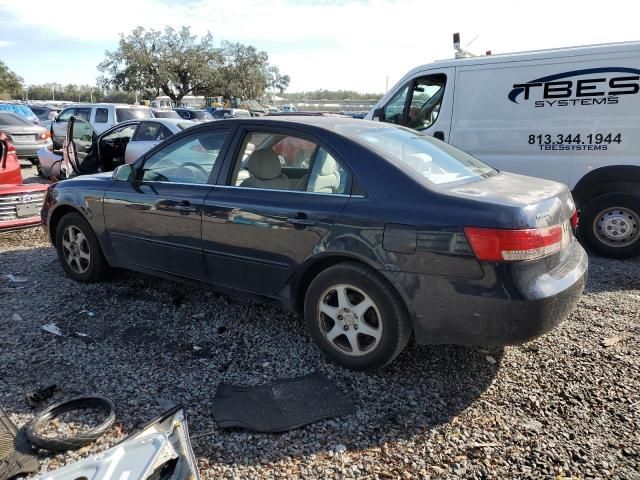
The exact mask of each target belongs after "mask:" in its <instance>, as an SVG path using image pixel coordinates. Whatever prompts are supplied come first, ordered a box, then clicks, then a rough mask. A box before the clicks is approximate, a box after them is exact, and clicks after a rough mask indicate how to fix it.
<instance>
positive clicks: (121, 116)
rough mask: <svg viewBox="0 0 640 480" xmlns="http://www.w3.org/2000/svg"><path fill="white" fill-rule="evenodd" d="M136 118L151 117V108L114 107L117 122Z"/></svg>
mask: <svg viewBox="0 0 640 480" xmlns="http://www.w3.org/2000/svg"><path fill="white" fill-rule="evenodd" d="M138 118H153V115H152V114H151V109H149V108H145V107H139V108H128V107H127V108H116V121H117V122H118V123H120V122H125V121H127V120H135V119H138Z"/></svg>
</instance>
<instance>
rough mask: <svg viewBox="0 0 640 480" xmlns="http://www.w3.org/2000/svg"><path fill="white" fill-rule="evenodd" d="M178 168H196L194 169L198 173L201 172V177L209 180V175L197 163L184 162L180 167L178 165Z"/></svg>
mask: <svg viewBox="0 0 640 480" xmlns="http://www.w3.org/2000/svg"><path fill="white" fill-rule="evenodd" d="M180 167H196V169H198V170H200V172H202V175H203V176H205V177H207V178H209V173H207V171H206V170H205V169H204V168H202V166H200V165H198V164H197V163H194V162H186V163H183V164H182V165H180Z"/></svg>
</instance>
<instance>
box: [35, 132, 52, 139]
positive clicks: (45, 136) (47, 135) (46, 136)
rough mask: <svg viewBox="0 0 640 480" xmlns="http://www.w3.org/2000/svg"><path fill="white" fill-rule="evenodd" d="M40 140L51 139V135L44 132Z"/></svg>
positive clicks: (39, 136)
mask: <svg viewBox="0 0 640 480" xmlns="http://www.w3.org/2000/svg"><path fill="white" fill-rule="evenodd" d="M38 138H39V139H40V140H47V139H48V138H51V133H49V132H48V131H46V132H42V133H41V134H40V135H38Z"/></svg>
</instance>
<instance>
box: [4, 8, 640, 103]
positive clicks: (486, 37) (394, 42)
mask: <svg viewBox="0 0 640 480" xmlns="http://www.w3.org/2000/svg"><path fill="white" fill-rule="evenodd" d="M607 5H608V4H607V3H606V2H605V3H603V2H602V1H598V2H595V1H592V0H582V1H577V0H536V1H530V0H529V1H519V0H510V1H497V0H494V1H492V0H485V1H480V0H456V1H444V2H434V1H429V0H354V1H348V0H316V1H311V0H270V1H267V0H208V1H207V0H188V1H184V0H180V1H175V0H126V1H123V0H109V1H108V2H96V1H92V0H57V1H56V2H53V3H52V2H51V1H50V0H47V1H41V0H0V60H2V61H4V62H5V63H6V64H7V65H8V66H9V68H11V69H12V70H13V71H15V72H16V73H17V74H18V75H20V76H21V77H23V79H24V80H25V82H26V83H27V84H40V83H48V82H57V83H61V84H67V83H77V84H89V85H95V84H96V77H97V76H98V75H99V72H98V71H97V69H96V66H97V65H98V63H100V62H101V61H102V60H103V59H104V52H105V51H106V50H114V49H116V48H117V45H118V40H119V35H120V34H127V33H129V32H131V30H133V29H134V28H135V27H137V26H138V25H141V26H143V27H145V28H154V29H162V28H163V27H164V26H165V25H170V26H173V27H174V28H179V27H181V26H182V25H188V26H190V27H191V29H192V32H193V33H196V34H204V33H206V32H207V31H210V32H211V33H212V35H213V36H214V39H215V40H216V41H222V40H226V41H233V42H241V43H244V44H250V45H254V46H256V47H257V48H259V49H260V50H264V51H266V52H267V53H268V54H269V58H270V63H271V64H273V65H276V66H278V67H279V68H280V71H281V72H283V73H286V74H288V75H289V76H290V77H291V84H290V86H289V89H288V91H290V92H294V91H309V90H316V89H321V88H322V89H328V90H337V89H343V90H356V91H359V92H385V91H386V90H387V85H388V87H389V88H391V87H392V86H393V84H394V83H395V82H396V81H397V80H399V79H400V78H401V77H402V76H403V75H404V74H405V73H406V72H407V71H408V70H409V69H411V68H413V67H415V66H418V65H421V64H424V63H429V62H431V61H433V60H438V59H445V58H452V57H453V54H454V52H453V47H452V34H453V33H454V32H460V33H461V37H462V45H463V46H465V45H467V44H469V42H471V43H470V44H469V45H468V46H467V48H466V49H467V50H469V51H471V52H473V53H476V54H482V53H484V52H485V51H486V50H491V51H492V52H493V53H507V52H515V51H523V50H535V49H542V48H556V47H565V46H575V45H585V44H595V43H606V42H619V41H630V40H640V32H639V30H638V26H637V19H638V13H640V5H639V4H637V2H635V1H629V2H622V3H618V4H617V5H618V7H619V8H618V7H616V8H613V9H610V8H608V7H607ZM52 6H53V9H52Z"/></svg>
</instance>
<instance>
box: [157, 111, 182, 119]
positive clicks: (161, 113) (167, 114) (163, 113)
mask: <svg viewBox="0 0 640 480" xmlns="http://www.w3.org/2000/svg"><path fill="white" fill-rule="evenodd" d="M153 116H154V117H156V118H182V117H181V116H180V115H178V113H177V112H174V111H173V110H156V111H155V112H153Z"/></svg>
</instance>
